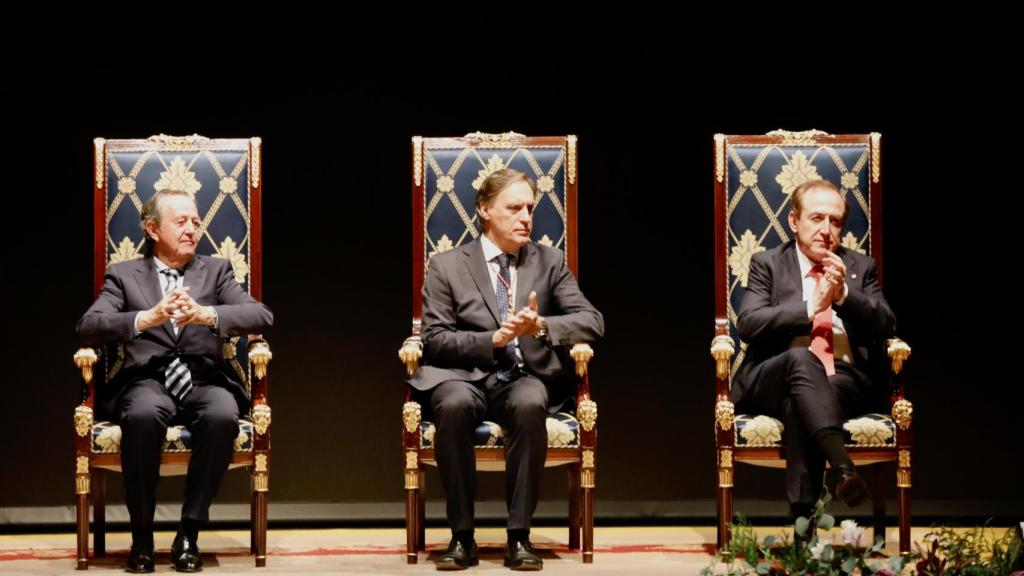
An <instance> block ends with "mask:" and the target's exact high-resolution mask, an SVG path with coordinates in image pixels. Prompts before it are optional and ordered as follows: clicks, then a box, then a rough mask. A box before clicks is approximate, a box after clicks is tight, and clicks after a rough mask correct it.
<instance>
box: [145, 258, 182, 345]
mask: <svg viewBox="0 0 1024 576" xmlns="http://www.w3.org/2000/svg"><path fill="white" fill-rule="evenodd" d="M153 258H154V257H153V256H149V257H146V258H143V259H142V260H141V261H140V263H139V265H138V267H137V268H135V281H136V282H137V283H138V284H139V291H141V292H142V299H143V300H144V301H145V302H146V306H148V307H149V308H152V307H153V306H156V305H157V303H158V302H160V300H161V299H162V298H163V293H162V291H161V290H160V279H159V278H157V274H158V272H157V271H156V264H154V263H153ZM160 327H161V328H163V329H164V332H166V333H167V336H168V337H169V338H170V339H171V341H174V340H175V336H174V329H173V328H172V327H171V322H170V321H169V320H168V321H165V322H164V323H163V324H161V326H160Z"/></svg>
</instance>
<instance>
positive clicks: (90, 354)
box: [75, 348, 99, 384]
mask: <svg viewBox="0 0 1024 576" xmlns="http://www.w3.org/2000/svg"><path fill="white" fill-rule="evenodd" d="M98 358H99V355H98V354H96V351H95V350H93V349H92V348H79V349H78V351H77V352H75V366H78V367H79V368H80V369H81V370H82V380H85V383H86V384H88V383H90V382H92V367H93V365H95V364H96V360H97V359H98Z"/></svg>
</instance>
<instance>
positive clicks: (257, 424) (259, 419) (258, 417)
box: [252, 404, 270, 436]
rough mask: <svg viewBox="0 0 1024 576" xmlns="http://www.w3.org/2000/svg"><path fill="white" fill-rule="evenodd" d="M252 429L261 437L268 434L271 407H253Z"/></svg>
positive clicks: (258, 405)
mask: <svg viewBox="0 0 1024 576" xmlns="http://www.w3.org/2000/svg"><path fill="white" fill-rule="evenodd" d="M252 428H253V430H255V431H256V433H257V434H259V435H261V436H262V435H263V434H266V433H267V430H268V429H270V406H267V405H266V404H257V405H255V406H253V407H252Z"/></svg>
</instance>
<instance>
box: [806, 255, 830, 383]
mask: <svg viewBox="0 0 1024 576" xmlns="http://www.w3.org/2000/svg"><path fill="white" fill-rule="evenodd" d="M824 271H825V269H824V267H822V266H821V265H820V264H819V265H817V266H815V267H813V268H811V276H813V277H814V280H815V281H816V282H818V283H820V282H822V276H823V274H824ZM810 348H811V352H812V353H813V354H814V355H815V356H817V357H818V359H819V360H821V363H822V364H824V365H825V374H828V375H829V376H833V375H834V374H835V373H836V360H835V356H834V355H833V352H832V306H831V305H830V306H829V307H828V308H826V309H825V310H822V311H821V312H818V313H817V314H815V315H814V321H813V322H811V346H810Z"/></svg>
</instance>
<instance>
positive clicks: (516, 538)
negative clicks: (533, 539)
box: [508, 528, 530, 542]
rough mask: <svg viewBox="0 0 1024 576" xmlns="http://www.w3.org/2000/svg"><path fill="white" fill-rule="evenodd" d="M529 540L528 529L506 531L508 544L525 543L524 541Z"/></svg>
mask: <svg viewBox="0 0 1024 576" xmlns="http://www.w3.org/2000/svg"><path fill="white" fill-rule="evenodd" d="M529 539H530V529H529V528H519V529H516V530H509V531H508V541H509V542H525V541H527V540H529Z"/></svg>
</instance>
